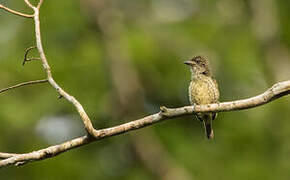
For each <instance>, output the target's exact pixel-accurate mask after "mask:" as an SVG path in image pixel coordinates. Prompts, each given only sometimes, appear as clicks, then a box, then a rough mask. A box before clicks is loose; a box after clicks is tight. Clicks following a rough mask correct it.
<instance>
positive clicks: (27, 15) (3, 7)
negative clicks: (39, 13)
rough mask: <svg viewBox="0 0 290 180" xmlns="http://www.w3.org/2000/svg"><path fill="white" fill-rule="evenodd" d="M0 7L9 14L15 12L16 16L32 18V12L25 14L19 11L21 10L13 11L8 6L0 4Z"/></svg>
mask: <svg viewBox="0 0 290 180" xmlns="http://www.w3.org/2000/svg"><path fill="white" fill-rule="evenodd" d="M0 9H3V10H5V11H7V12H9V13H11V14H15V15H17V16H20V17H25V18H33V17H34V15H33V14H25V13H21V12H18V11H15V10H13V9H10V8H8V7H5V6H4V5H2V4H0Z"/></svg>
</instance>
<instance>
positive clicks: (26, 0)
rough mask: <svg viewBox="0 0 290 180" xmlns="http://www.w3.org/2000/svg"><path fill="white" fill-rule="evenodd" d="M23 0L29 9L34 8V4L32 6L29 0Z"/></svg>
mask: <svg viewBox="0 0 290 180" xmlns="http://www.w3.org/2000/svg"><path fill="white" fill-rule="evenodd" d="M24 2H25V3H26V4H27V5H28V6H29V7H30V8H31V9H33V8H35V6H33V5H32V4H31V3H30V2H29V0H24Z"/></svg>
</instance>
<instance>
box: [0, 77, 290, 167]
mask: <svg viewBox="0 0 290 180" xmlns="http://www.w3.org/2000/svg"><path fill="white" fill-rule="evenodd" d="M287 94H290V80H289V81H284V82H279V83H277V84H274V85H273V86H272V87H271V88H270V89H268V90H267V91H265V92H264V93H262V94H260V95H257V96H254V97H251V98H248V99H242V100H236V101H230V102H223V103H217V104H208V105H196V106H184V107H180V108H166V107H164V106H163V107H161V108H160V109H161V111H160V112H158V113H156V114H153V115H150V116H146V117H144V118H141V119H138V120H135V121H131V122H128V123H125V124H121V125H118V126H114V127H110V128H105V129H101V130H97V134H98V136H95V137H91V136H82V137H79V138H75V139H73V140H70V141H67V142H64V143H62V144H59V145H55V146H50V147H48V148H45V149H41V150H38V151H34V152H31V153H25V154H17V155H15V156H13V154H7V157H8V158H6V159H4V160H1V161H0V167H4V166H8V165H17V163H19V162H20V163H21V164H23V163H27V162H30V161H38V160H43V159H47V158H51V157H54V156H56V155H58V154H61V153H63V152H65V151H67V150H70V149H73V148H76V147H79V146H83V145H86V144H88V143H91V142H94V141H97V140H101V139H104V138H107V137H111V136H115V135H118V134H123V133H126V132H129V131H132V130H136V129H140V128H143V127H146V126H149V125H153V124H155V123H157V122H161V121H164V120H168V119H171V118H175V117H182V116H186V115H193V114H194V113H195V112H220V111H235V110H242V109H249V108H254V107H257V106H261V105H263V104H266V103H269V102H271V101H273V100H275V99H277V98H280V97H282V96H285V95H287ZM11 155H12V156H11ZM3 156H4V155H1V153H0V157H3ZM4 157H5V156H4Z"/></svg>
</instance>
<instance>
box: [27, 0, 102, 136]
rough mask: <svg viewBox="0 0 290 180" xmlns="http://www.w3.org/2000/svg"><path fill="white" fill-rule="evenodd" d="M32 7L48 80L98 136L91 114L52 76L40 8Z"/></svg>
mask: <svg viewBox="0 0 290 180" xmlns="http://www.w3.org/2000/svg"><path fill="white" fill-rule="evenodd" d="M26 1H28V0H26ZM40 4H41V2H40ZM32 9H33V10H34V23H35V37H36V46H37V50H38V52H39V54H40V58H41V61H42V66H43V68H44V70H45V72H46V74H47V79H48V82H49V83H50V84H51V86H52V87H53V88H54V89H55V90H56V91H57V92H58V93H59V95H60V96H61V97H64V98H65V99H66V100H68V101H69V102H71V103H72V104H73V105H74V106H75V108H76V109H77V111H78V113H79V114H80V116H81V118H82V121H83V123H84V126H85V129H86V131H87V132H88V134H89V135H91V136H94V137H97V136H98V134H97V130H96V129H95V128H94V127H93V124H92V122H91V120H90V118H89V116H88V115H87V113H86V112H85V110H84V108H83V106H82V105H81V104H80V103H79V102H78V100H77V99H76V98H75V97H73V96H71V95H70V94H68V93H67V92H66V91H64V90H63V89H62V88H61V87H60V86H59V85H58V84H57V83H56V82H55V80H54V78H53V76H52V73H51V69H50V66H49V64H48V61H47V59H46V56H45V53H44V50H43V47H42V42H41V34H40V21H39V9H38V8H35V7H32Z"/></svg>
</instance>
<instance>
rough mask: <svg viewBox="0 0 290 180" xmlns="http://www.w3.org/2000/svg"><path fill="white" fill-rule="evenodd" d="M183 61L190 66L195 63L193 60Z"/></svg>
mask: <svg viewBox="0 0 290 180" xmlns="http://www.w3.org/2000/svg"><path fill="white" fill-rule="evenodd" d="M183 63H184V64H186V65H189V66H191V65H192V64H193V62H192V61H184V62H183Z"/></svg>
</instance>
